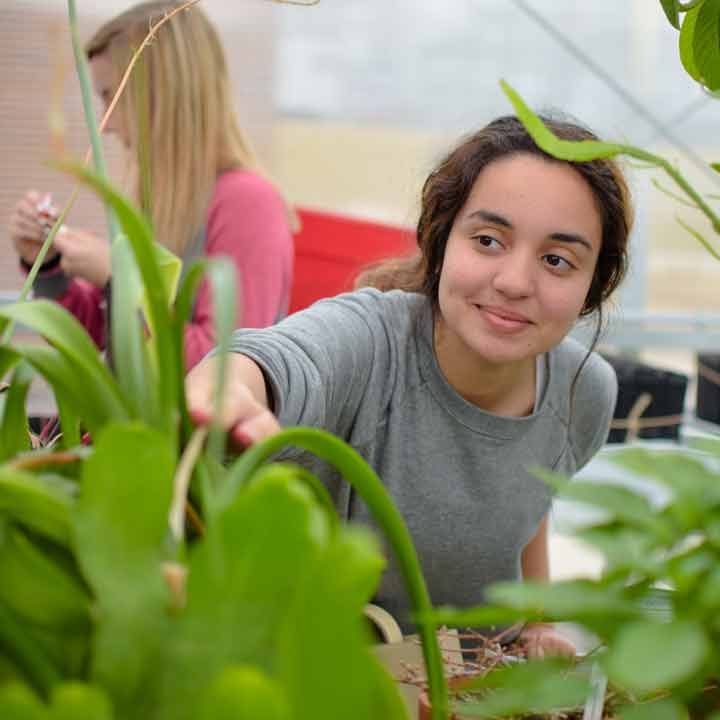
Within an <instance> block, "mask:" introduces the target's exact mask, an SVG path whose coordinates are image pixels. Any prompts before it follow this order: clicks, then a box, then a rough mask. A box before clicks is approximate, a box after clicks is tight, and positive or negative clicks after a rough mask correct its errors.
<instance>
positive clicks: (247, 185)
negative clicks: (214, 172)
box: [210, 169, 284, 210]
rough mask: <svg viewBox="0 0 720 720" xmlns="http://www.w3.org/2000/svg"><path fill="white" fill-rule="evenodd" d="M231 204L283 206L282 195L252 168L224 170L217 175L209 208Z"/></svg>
mask: <svg viewBox="0 0 720 720" xmlns="http://www.w3.org/2000/svg"><path fill="white" fill-rule="evenodd" d="M227 204H231V205H232V206H237V205H238V204H242V205H244V206H248V207H250V206H254V205H257V204H263V205H277V206H278V207H284V201H283V199H282V196H281V195H280V193H279V192H278V190H277V188H276V187H275V186H274V185H273V184H272V183H271V182H270V181H269V180H267V179H266V178H264V177H263V176H262V175H260V174H259V173H256V172H253V171H252V170H241V169H234V170H226V171H225V172H224V173H222V174H221V175H219V176H218V179H217V181H216V182H215V186H214V188H213V193H212V197H211V199H210V208H211V210H212V209H213V208H217V207H218V206H222V205H227Z"/></svg>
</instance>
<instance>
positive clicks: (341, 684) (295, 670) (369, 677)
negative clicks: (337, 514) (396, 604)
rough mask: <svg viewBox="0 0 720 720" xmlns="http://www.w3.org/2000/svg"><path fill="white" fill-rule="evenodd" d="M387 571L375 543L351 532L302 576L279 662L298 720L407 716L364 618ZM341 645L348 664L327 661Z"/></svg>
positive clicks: (282, 637) (281, 639)
mask: <svg viewBox="0 0 720 720" xmlns="http://www.w3.org/2000/svg"><path fill="white" fill-rule="evenodd" d="M384 564H385V563H384V560H383V559H382V555H381V554H380V552H379V548H378V546H377V543H376V542H375V541H374V538H373V537H372V536H370V535H369V534H368V533H366V532H360V531H359V530H358V531H355V532H352V531H349V530H346V531H344V532H342V533H340V534H338V535H335V536H334V539H333V541H332V542H331V543H330V545H329V546H328V547H327V548H326V549H325V551H324V552H323V553H322V555H321V556H320V557H319V558H318V560H317V562H316V563H315V564H314V566H313V567H312V568H311V570H310V572H308V573H306V574H305V575H304V576H303V578H302V580H301V583H300V586H299V587H298V590H297V593H296V595H295V602H294V603H293V604H292V606H291V608H290V612H289V613H288V615H287V616H286V617H285V618H284V622H283V625H282V630H281V632H280V634H279V645H280V647H279V657H278V661H277V668H278V673H279V676H280V678H281V679H282V681H283V685H284V687H285V688H286V691H287V695H288V698H289V699H290V702H291V705H292V707H293V709H294V711H295V717H297V718H298V720H300V719H303V720H323V719H325V720H335V719H336V718H338V717H345V718H367V719H368V720H369V719H371V718H404V717H406V714H405V710H404V706H403V703H402V700H401V698H400V696H399V694H398V691H397V689H396V688H395V687H393V683H392V681H391V678H390V677H389V676H388V675H387V674H386V673H385V671H384V670H383V669H382V668H381V666H380V665H379V663H378V661H377V659H376V658H375V657H374V656H373V655H372V653H371V648H370V645H369V642H368V638H367V636H366V634H365V632H366V630H365V626H364V624H363V619H362V618H363V608H364V606H365V604H366V603H367V602H368V601H369V600H370V599H371V597H372V594H373V592H374V590H375V588H376V587H377V585H378V583H379V581H380V574H381V572H382V569H383V566H384ZM338 643H340V644H341V645H342V648H343V655H342V663H333V662H328V661H327V660H328V658H331V657H332V656H333V654H334V653H335V652H336V648H337V647H338Z"/></svg>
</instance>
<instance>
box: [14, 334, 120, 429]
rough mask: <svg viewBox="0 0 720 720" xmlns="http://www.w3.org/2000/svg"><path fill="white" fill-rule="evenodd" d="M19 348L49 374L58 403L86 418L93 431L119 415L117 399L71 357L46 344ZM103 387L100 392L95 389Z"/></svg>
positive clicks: (84, 419)
mask: <svg viewBox="0 0 720 720" xmlns="http://www.w3.org/2000/svg"><path fill="white" fill-rule="evenodd" d="M15 348H16V350H17V351H18V352H19V353H20V354H21V355H22V356H23V357H24V358H25V359H26V360H27V361H28V362H29V363H30V364H31V365H32V366H33V367H34V368H35V369H36V370H37V371H38V373H40V375H42V376H43V378H45V380H46V381H47V382H48V384H49V385H50V386H51V387H52V390H53V393H54V394H55V398H56V401H57V403H58V407H59V408H60V409H61V410H62V411H63V412H64V413H65V415H67V414H68V412H69V413H70V418H71V419H70V422H74V420H72V417H73V416H76V417H78V418H81V419H82V423H83V426H84V427H86V428H87V429H88V430H89V431H90V432H91V433H95V432H97V431H99V430H100V429H101V428H102V427H103V425H105V423H107V422H109V421H111V420H113V419H114V418H115V412H116V403H115V401H114V399H113V398H112V397H110V396H108V395H107V394H106V393H105V392H103V391H102V390H100V389H99V388H98V387H97V386H96V385H94V384H93V383H92V382H91V381H90V379H89V378H86V377H84V376H83V375H81V374H80V373H79V372H78V368H77V367H76V365H75V364H74V363H73V362H72V360H70V359H69V358H67V357H65V356H64V355H63V354H62V353H60V352H59V351H58V350H56V349H55V348H52V347H48V346H45V345H16V346H15ZM95 390H99V392H95Z"/></svg>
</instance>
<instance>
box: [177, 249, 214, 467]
mask: <svg viewBox="0 0 720 720" xmlns="http://www.w3.org/2000/svg"><path fill="white" fill-rule="evenodd" d="M208 262H209V259H208V258H198V259H196V260H194V261H193V262H192V264H190V265H189V266H188V267H186V268H185V274H184V276H183V277H182V279H181V280H180V285H179V287H178V291H177V298H176V300H175V305H174V307H173V311H174V312H173V336H174V339H175V352H176V353H177V356H178V357H179V358H181V359H182V362H183V365H182V369H183V371H182V372H181V373H180V374H179V375H178V397H179V398H180V413H181V419H182V424H183V433H184V435H185V438H186V439H187V438H189V436H190V434H191V433H192V432H193V430H194V427H193V425H192V423H191V422H190V418H189V417H188V413H187V403H186V398H185V373H186V372H187V368H186V367H185V325H186V323H188V322H190V320H191V318H192V313H193V309H194V307H195V296H196V294H197V291H198V288H199V287H200V283H201V282H202V280H203V277H204V275H205V272H206V271H207V264H208ZM196 472H197V470H196Z"/></svg>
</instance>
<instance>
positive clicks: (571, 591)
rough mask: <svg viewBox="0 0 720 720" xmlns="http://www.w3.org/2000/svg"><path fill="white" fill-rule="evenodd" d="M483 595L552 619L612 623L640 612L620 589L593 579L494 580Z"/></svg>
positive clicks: (493, 600)
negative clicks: (552, 580)
mask: <svg viewBox="0 0 720 720" xmlns="http://www.w3.org/2000/svg"><path fill="white" fill-rule="evenodd" d="M486 597H487V600H488V602H490V603H493V604H495V605H500V606H509V607H512V608H515V609H518V610H522V611H524V612H528V613H532V614H534V615H536V616H541V617H544V618H547V619H548V620H554V621H562V620H567V621H576V622H584V623H587V624H590V623H596V622H602V623H607V624H611V623H615V622H617V621H619V620H627V619H630V618H636V617H640V616H641V615H642V611H641V610H640V609H639V608H638V607H637V605H635V604H634V603H632V602H630V601H629V600H627V599H626V598H625V597H624V596H623V594H622V592H621V591H619V590H617V589H615V588H610V587H604V586H603V585H602V584H600V583H599V582H594V581H592V580H569V581H561V582H553V583H541V582H531V581H523V582H514V583H513V582H507V583H496V584H493V585H491V586H490V587H489V588H488V590H487V593H486Z"/></svg>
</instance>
